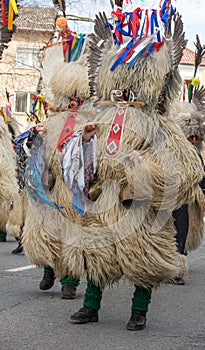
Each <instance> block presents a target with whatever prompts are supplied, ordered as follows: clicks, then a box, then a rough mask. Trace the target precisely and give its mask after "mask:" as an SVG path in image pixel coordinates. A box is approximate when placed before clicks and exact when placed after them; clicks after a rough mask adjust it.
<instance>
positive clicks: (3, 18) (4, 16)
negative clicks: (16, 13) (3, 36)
mask: <svg viewBox="0 0 205 350" xmlns="http://www.w3.org/2000/svg"><path fill="white" fill-rule="evenodd" d="M1 13H2V22H3V25H4V26H7V19H6V12H5V4H4V0H1Z"/></svg>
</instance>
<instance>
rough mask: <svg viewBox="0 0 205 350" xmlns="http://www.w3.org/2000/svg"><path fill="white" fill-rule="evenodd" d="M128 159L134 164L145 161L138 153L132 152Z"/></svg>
mask: <svg viewBox="0 0 205 350" xmlns="http://www.w3.org/2000/svg"><path fill="white" fill-rule="evenodd" d="M127 158H129V159H130V160H131V161H132V162H135V163H141V162H142V161H143V158H142V156H141V155H140V154H139V152H138V151H132V152H131V153H129V154H128V155H127Z"/></svg>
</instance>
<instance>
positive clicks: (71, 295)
mask: <svg viewBox="0 0 205 350" xmlns="http://www.w3.org/2000/svg"><path fill="white" fill-rule="evenodd" d="M61 297H62V299H75V297H76V287H74V286H69V284H66V285H65V286H64V287H63V288H62V294H61Z"/></svg>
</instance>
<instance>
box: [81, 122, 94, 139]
mask: <svg viewBox="0 0 205 350" xmlns="http://www.w3.org/2000/svg"><path fill="white" fill-rule="evenodd" d="M96 130H97V124H92V123H89V124H86V125H85V126H84V127H83V133H82V136H83V141H84V142H88V141H90V139H91V137H92V136H93V135H94V134H95V133H96Z"/></svg>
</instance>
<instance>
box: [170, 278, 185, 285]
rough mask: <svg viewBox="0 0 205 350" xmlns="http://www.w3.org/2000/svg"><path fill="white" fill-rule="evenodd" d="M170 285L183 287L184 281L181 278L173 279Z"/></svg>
mask: <svg viewBox="0 0 205 350" xmlns="http://www.w3.org/2000/svg"><path fill="white" fill-rule="evenodd" d="M171 283H172V284H178V285H179V286H184V285H185V280H184V279H183V278H175V279H173V280H172V282H171Z"/></svg>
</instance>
